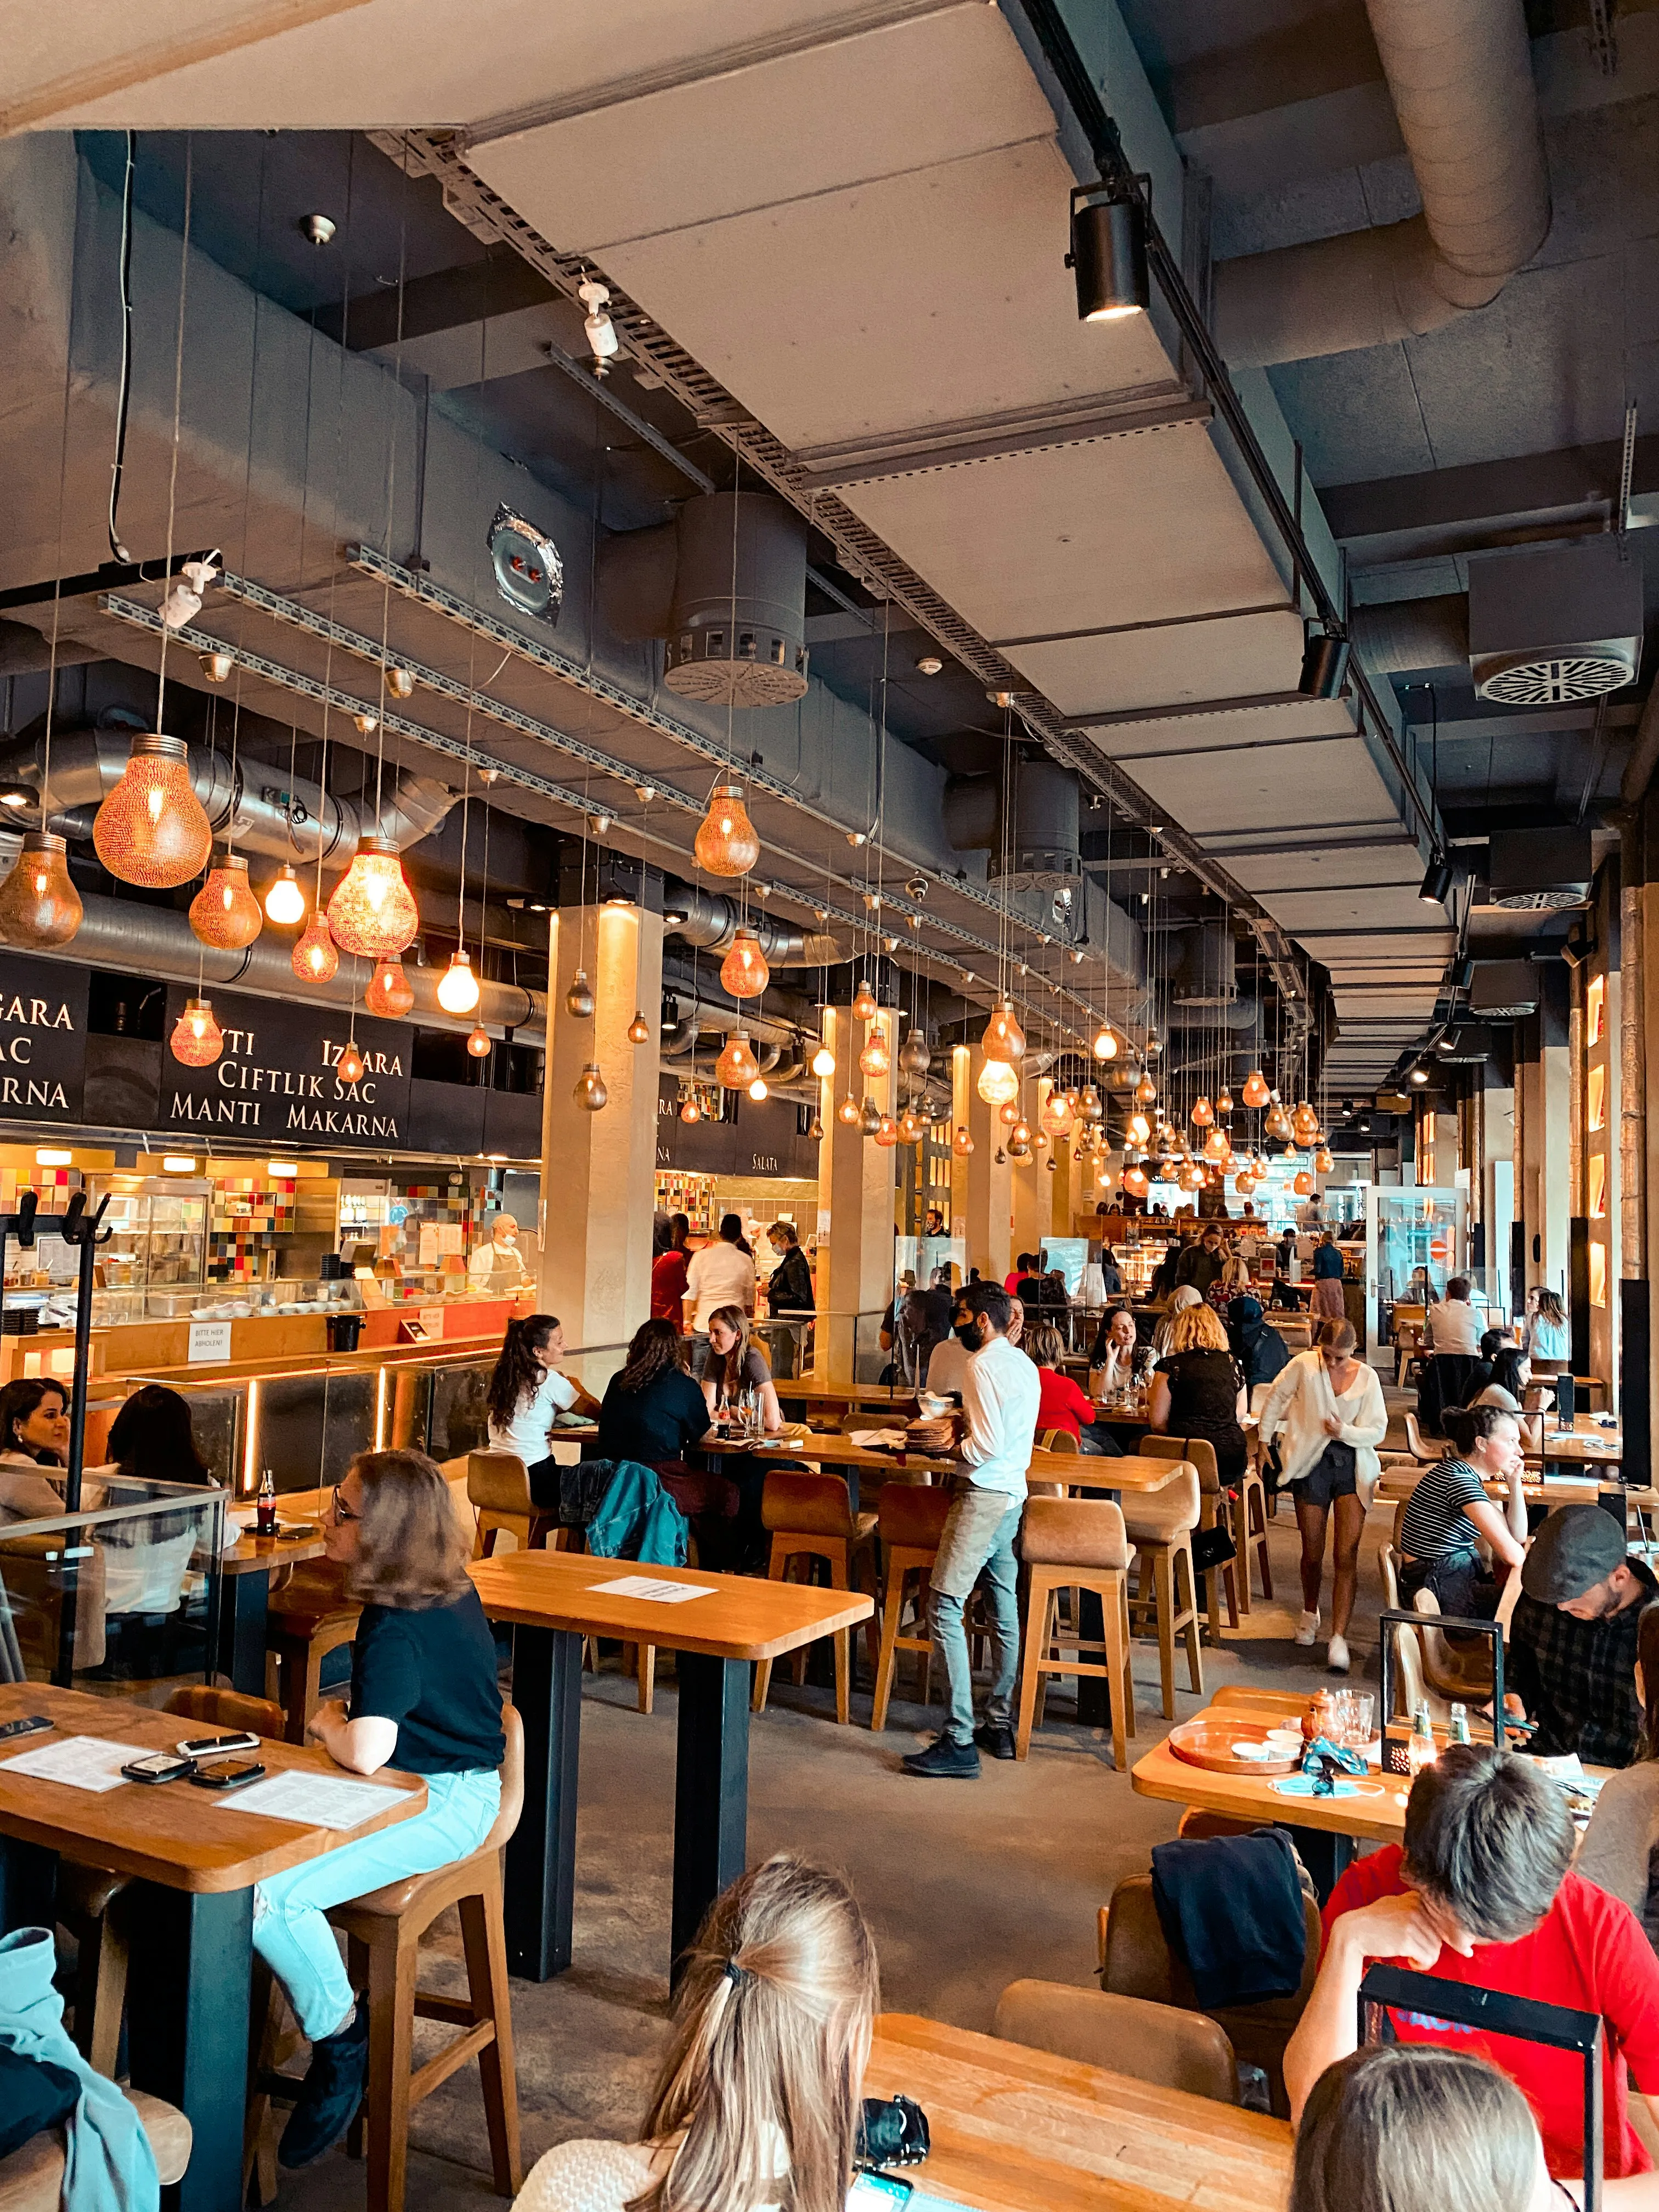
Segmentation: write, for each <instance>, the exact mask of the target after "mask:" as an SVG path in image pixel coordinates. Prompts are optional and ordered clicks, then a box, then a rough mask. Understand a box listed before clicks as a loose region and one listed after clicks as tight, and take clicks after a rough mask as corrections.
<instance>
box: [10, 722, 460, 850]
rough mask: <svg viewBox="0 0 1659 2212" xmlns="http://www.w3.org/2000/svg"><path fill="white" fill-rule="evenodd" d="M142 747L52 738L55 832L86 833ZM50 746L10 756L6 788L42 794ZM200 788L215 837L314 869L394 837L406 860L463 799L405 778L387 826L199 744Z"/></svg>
mask: <svg viewBox="0 0 1659 2212" xmlns="http://www.w3.org/2000/svg"><path fill="white" fill-rule="evenodd" d="M131 747H132V733H131V731H130V730H128V729H125V728H117V729H94V730H85V729H82V730H58V731H54V732H53V733H52V791H51V793H50V797H51V799H52V829H54V830H55V831H56V832H57V833H58V835H59V836H65V835H67V836H79V835H81V834H82V824H83V822H84V817H82V816H81V815H80V814H79V811H78V810H79V809H80V808H82V807H83V806H96V805H98V804H99V802H100V800H101V799H107V798H108V796H109V794H110V793H111V792H112V791H113V790H114V788H115V787H116V785H117V784H118V782H119V781H120V780H121V771H122V770H123V769H125V766H126V764H127V756H128V754H129V752H130V751H131ZM45 775H46V738H45V737H44V736H41V737H39V738H35V739H33V741H32V742H29V743H25V744H16V745H10V746H8V747H7V748H6V749H5V750H4V751H3V752H0V782H6V783H22V784H27V785H29V786H30V787H31V788H33V790H35V791H39V790H40V787H41V784H42V781H44V778H45ZM190 781H191V788H192V789H193V790H194V792H195V793H196V796H197V799H200V800H201V802H202V805H203V806H204V808H205V809H206V811H207V817H208V819H209V821H210V823H212V824H213V834H214V836H215V837H216V838H217V839H219V840H220V841H221V842H225V841H226V840H234V842H235V843H236V844H237V845H238V846H240V848H243V849H244V850H245V851H248V852H253V853H268V854H270V855H271V856H272V857H273V858H275V859H276V860H293V861H295V862H302V861H303V862H314V861H315V860H317V858H318V856H319V848H320V854H321V858H322V860H323V864H324V866H332V867H336V868H343V867H344V866H345V864H346V862H347V861H348V860H349V859H350V858H351V855H352V854H354V853H355V852H356V849H357V843H358V840H359V839H360V838H362V837H364V836H381V837H386V838H388V839H390V841H391V842H392V844H394V845H395V846H396V847H397V848H398V851H399V852H403V851H405V850H406V849H407V848H409V847H410V845H415V844H418V843H419V842H420V840H421V839H422V837H428V836H431V834H432V832H433V831H434V830H435V829H437V827H438V826H439V824H440V823H441V822H442V821H443V819H444V817H445V816H446V815H447V813H448V812H449V810H450V808H451V807H452V806H453V805H455V803H456V800H457V797H458V794H457V793H454V792H453V791H451V790H450V789H449V788H448V787H447V785H445V784H441V783H440V782H438V781H436V780H435V778H434V777H431V776H425V775H410V774H409V773H408V772H407V771H403V770H400V771H399V772H398V774H396V775H392V776H389V777H388V778H387V779H386V788H385V790H384V792H383V793H382V795H381V799H380V813H379V817H378V820H377V818H376V817H375V815H374V813H373V812H372V811H370V810H368V809H367V808H364V807H360V806H357V805H354V804H353V802H352V801H351V800H350V799H337V798H336V797H335V796H334V794H333V793H332V792H325V791H324V790H323V789H322V788H321V787H320V786H319V785H318V784H315V783H312V782H310V781H307V779H306V778H305V777H303V776H290V775H289V774H288V772H287V770H286V769H276V768H272V767H270V765H269V764H268V763H265V762H264V761H259V760H252V759H250V758H249V757H247V756H246V754H244V755H242V756H241V757H240V758H239V759H238V760H237V762H236V763H235V765H234V768H233V767H232V764H231V761H230V757H229V755H228V754H227V753H222V752H204V751H203V750H202V749H201V747H200V746H199V745H192V746H191V752H190Z"/></svg>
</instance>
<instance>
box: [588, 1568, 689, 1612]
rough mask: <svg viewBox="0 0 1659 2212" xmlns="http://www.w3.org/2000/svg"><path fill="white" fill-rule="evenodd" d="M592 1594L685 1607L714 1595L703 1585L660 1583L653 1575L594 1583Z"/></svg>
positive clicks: (627, 1576)
mask: <svg viewBox="0 0 1659 2212" xmlns="http://www.w3.org/2000/svg"><path fill="white" fill-rule="evenodd" d="M592 1595H593V1596H595V1597H639V1598H645V1599H647V1600H648V1601H650V1602H651V1603H652V1604H653V1605H684V1604H685V1603H686V1601H687V1600H688V1599H690V1598H694V1597H712V1596H713V1595H714V1592H713V1591H712V1590H707V1589H704V1588H703V1586H702V1583H665V1582H659V1581H657V1580H656V1578H655V1577H653V1576H651V1575H624V1576H623V1577H622V1579H621V1580H620V1581H619V1582H614V1583H593V1584H592Z"/></svg>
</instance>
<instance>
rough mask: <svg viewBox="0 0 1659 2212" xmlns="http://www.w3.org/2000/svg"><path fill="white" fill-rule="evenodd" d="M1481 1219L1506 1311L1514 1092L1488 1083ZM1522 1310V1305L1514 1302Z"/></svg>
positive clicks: (1492, 1275) (1483, 1099)
mask: <svg viewBox="0 0 1659 2212" xmlns="http://www.w3.org/2000/svg"><path fill="white" fill-rule="evenodd" d="M1480 1158H1481V1163H1482V1165H1481V1218H1482V1220H1483V1221H1484V1222H1485V1224H1486V1267H1487V1270H1488V1278H1489V1280H1490V1282H1491V1284H1492V1289H1493V1291H1495V1293H1496V1294H1497V1296H1498V1298H1499V1300H1500V1302H1501V1303H1502V1304H1504V1308H1505V1310H1508V1307H1509V1304H1510V1243H1511V1241H1512V1237H1513V1229H1514V1223H1515V1214H1516V1173H1515V1091H1514V1089H1513V1087H1512V1086H1511V1085H1508V1084H1494V1083H1492V1082H1490V1081H1489V1082H1488V1083H1487V1085H1486V1088H1485V1090H1484V1091H1482V1092H1481V1095H1480ZM1515 1304H1516V1310H1517V1311H1518V1310H1519V1307H1520V1301H1519V1300H1518V1299H1516V1301H1515Z"/></svg>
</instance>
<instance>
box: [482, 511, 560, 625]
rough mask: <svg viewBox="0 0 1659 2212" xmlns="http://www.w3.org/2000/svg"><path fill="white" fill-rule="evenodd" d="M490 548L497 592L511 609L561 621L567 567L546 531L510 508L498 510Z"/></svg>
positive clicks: (490, 539) (492, 527)
mask: <svg viewBox="0 0 1659 2212" xmlns="http://www.w3.org/2000/svg"><path fill="white" fill-rule="evenodd" d="M489 562H490V566H491V567H492V568H494V570H495V589H496V590H497V591H498V592H500V593H501V597H502V598H503V599H505V600H506V601H507V605H508V606H510V607H516V608H517V609H518V610H519V611H520V614H526V615H535V616H537V617H539V618H540V620H541V621H543V622H545V623H555V622H557V620H558V618H559V606H560V603H561V601H562V599H563V597H564V564H563V562H562V561H561V560H560V558H559V549H558V547H557V546H556V544H554V543H553V540H552V539H551V538H550V537H548V535H547V534H546V532H544V531H542V530H539V529H538V528H537V526H536V525H535V524H534V523H533V522H528V521H526V520H525V518H524V516H523V515H521V514H514V513H513V511H512V509H511V508H510V507H497V508H496V510H495V520H494V521H493V522H492V523H491V524H490V526H489Z"/></svg>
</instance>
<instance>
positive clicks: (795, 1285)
mask: <svg viewBox="0 0 1659 2212" xmlns="http://www.w3.org/2000/svg"><path fill="white" fill-rule="evenodd" d="M766 1234H767V1237H768V1240H769V1243H770V1244H771V1247H772V1249H773V1251H774V1252H775V1254H776V1255H777V1261H778V1264H777V1266H776V1267H774V1269H773V1270H772V1272H771V1273H770V1275H769V1276H768V1278H767V1280H766V1303H767V1307H768V1310H769V1311H770V1312H772V1313H773V1314H789V1313H811V1312H812V1310H813V1301H812V1270H811V1265H810V1264H809V1262H808V1261H807V1257H806V1255H805V1252H803V1251H802V1250H801V1249H800V1244H799V1240H798V1238H797V1237H796V1235H795V1225H794V1223H793V1221H775V1222H774V1223H773V1224H772V1226H771V1227H770V1228H769V1230H768V1231H767V1232H766Z"/></svg>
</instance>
